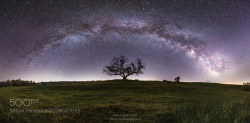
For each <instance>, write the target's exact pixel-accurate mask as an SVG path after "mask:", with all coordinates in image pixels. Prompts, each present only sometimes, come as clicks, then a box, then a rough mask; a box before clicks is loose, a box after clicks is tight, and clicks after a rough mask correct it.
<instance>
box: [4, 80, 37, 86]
mask: <svg viewBox="0 0 250 123" xmlns="http://www.w3.org/2000/svg"><path fill="white" fill-rule="evenodd" d="M33 84H35V82H34V81H28V80H21V79H17V80H7V81H6V82H0V87H7V86H23V85H33Z"/></svg>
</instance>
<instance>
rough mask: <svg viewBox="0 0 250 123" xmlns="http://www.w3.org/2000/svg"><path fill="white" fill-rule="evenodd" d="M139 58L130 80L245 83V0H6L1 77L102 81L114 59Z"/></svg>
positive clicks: (249, 73)
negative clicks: (140, 63)
mask: <svg viewBox="0 0 250 123" xmlns="http://www.w3.org/2000/svg"><path fill="white" fill-rule="evenodd" d="M120 55H124V56H126V57H127V58H128V59H129V60H134V59H136V58H140V59H142V61H143V62H144V63H145V64H146V69H145V70H144V74H142V75H139V76H129V79H136V78H137V79H140V80H141V79H143V80H164V79H165V80H174V78H175V77H177V76H180V77H181V81H195V82H197V81H202V82H220V83H234V84H242V83H243V82H247V81H250V1H249V0H245V1H243V0H98V1H96V0H81V1H80V0H79V1H78V0H68V1H66V0H65V1H64V0H58V1H54V0H47V1H41V0H5V1H1V2H0V81H4V80H7V79H18V78H21V79H24V80H35V81H68V80H75V81H80V80H106V79H115V78H121V77H110V76H107V75H105V74H104V73H103V72H102V69H103V68H104V66H105V65H108V64H109V62H110V61H111V59H112V58H113V57H116V56H120Z"/></svg>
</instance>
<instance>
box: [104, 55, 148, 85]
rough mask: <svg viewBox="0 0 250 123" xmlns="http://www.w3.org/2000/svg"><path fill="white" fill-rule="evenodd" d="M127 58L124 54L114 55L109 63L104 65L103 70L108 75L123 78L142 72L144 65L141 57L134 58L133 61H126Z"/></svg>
mask: <svg viewBox="0 0 250 123" xmlns="http://www.w3.org/2000/svg"><path fill="white" fill-rule="evenodd" d="M127 62H128V60H127V59H126V58H125V57H124V56H120V57H114V58H113V60H112V61H111V63H110V65H108V66H105V68H104V69H103V72H104V73H106V74H107V75H110V76H116V75H119V76H122V78H123V79H124V80H125V79H127V77H128V76H130V75H138V74H142V73H143V71H142V70H143V69H145V65H144V64H143V62H142V60H141V59H136V61H135V62H131V63H130V64H128V63H127Z"/></svg>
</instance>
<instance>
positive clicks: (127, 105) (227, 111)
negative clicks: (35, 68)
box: [0, 81, 250, 123]
mask: <svg viewBox="0 0 250 123" xmlns="http://www.w3.org/2000/svg"><path fill="white" fill-rule="evenodd" d="M10 99H15V100H16V99H21V100H22V101H24V100H25V99H39V103H34V104H31V105H30V106H10ZM17 103H18V104H21V103H20V102H18V101H17ZM27 104H28V101H27V100H26V105H27ZM40 109H41V110H45V109H48V111H47V112H46V111H44V112H22V113H18V111H20V112H21V110H24V111H27V110H36V111H37V110H40ZM51 110H52V111H51ZM13 111H16V112H13ZM34 121H36V122H43V123H45V122H117V121H119V122H128V121H134V122H155V121H157V122H184V123H187V122H202V123H205V122H211V123H216V122H218V123H230V122H237V123H238V122H243V123H244V122H250V92H249V91H248V92H247V91H243V86H240V85H224V84H212V83H167V82H158V81H151V82H150V81H107V82H97V83H89V84H71V85H70V84H64V85H50V86H46V87H42V86H39V85H33V86H12V87H1V88H0V122H34Z"/></svg>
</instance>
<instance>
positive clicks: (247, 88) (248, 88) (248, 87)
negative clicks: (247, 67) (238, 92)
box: [243, 82, 250, 91]
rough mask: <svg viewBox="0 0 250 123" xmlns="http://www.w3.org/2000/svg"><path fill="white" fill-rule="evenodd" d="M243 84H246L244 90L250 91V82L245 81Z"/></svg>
mask: <svg viewBox="0 0 250 123" xmlns="http://www.w3.org/2000/svg"><path fill="white" fill-rule="evenodd" d="M243 85H244V90H245V91H250V82H247V83H243Z"/></svg>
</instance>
